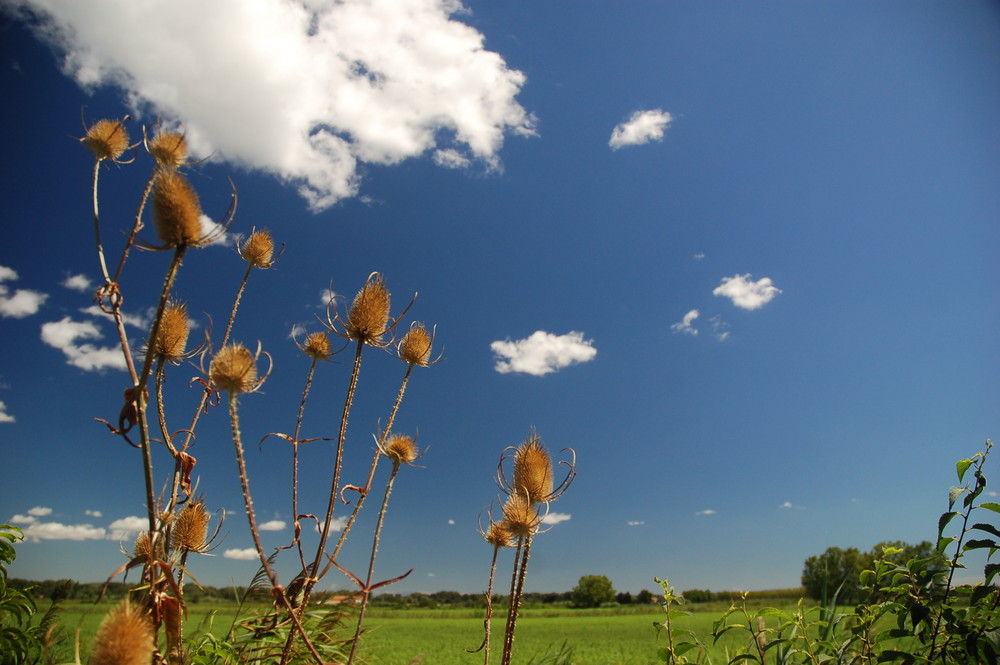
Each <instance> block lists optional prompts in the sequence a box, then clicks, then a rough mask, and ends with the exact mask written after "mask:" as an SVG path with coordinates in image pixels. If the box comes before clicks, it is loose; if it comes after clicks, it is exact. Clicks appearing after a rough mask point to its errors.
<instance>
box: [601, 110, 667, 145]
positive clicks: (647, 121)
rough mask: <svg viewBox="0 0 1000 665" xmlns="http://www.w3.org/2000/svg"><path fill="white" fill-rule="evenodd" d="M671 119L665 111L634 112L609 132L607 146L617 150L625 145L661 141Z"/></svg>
mask: <svg viewBox="0 0 1000 665" xmlns="http://www.w3.org/2000/svg"><path fill="white" fill-rule="evenodd" d="M671 120H673V117H671V115H670V114H669V113H667V112H666V111H663V110H661V109H654V110H651V111H636V112H635V113H633V114H632V115H631V117H629V119H628V120H627V121H626V122H623V123H621V124H619V125H618V126H616V127H615V128H614V130H613V131H612V132H611V140H610V141H608V145H609V146H611V147H612V149H614V150H617V149H618V148H621V147H623V146H627V145H641V144H643V143H649V142H650V141H662V140H663V132H664V131H666V129H667V126H668V125H669V124H670V122H671Z"/></svg>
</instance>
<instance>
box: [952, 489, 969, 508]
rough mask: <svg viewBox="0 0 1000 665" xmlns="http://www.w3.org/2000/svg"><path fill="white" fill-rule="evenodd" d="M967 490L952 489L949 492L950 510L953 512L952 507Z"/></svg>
mask: <svg viewBox="0 0 1000 665" xmlns="http://www.w3.org/2000/svg"><path fill="white" fill-rule="evenodd" d="M966 489H968V488H967V487H952V488H951V489H950V490H948V510H951V507H952V506H954V505H955V502H956V501H958V497H960V496H962V494H964V493H965V490H966Z"/></svg>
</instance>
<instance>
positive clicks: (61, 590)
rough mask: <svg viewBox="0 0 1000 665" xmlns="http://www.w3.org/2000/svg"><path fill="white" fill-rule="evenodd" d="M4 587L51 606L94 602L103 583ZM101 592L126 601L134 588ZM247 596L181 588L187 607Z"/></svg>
mask: <svg viewBox="0 0 1000 665" xmlns="http://www.w3.org/2000/svg"><path fill="white" fill-rule="evenodd" d="M7 584H8V585H9V586H10V587H12V588H14V589H20V590H22V591H26V592H29V593H31V595H32V596H34V597H35V598H36V599H37V600H48V601H51V602H61V601H63V600H76V601H85V602H94V601H96V600H97V599H98V598H100V597H101V590H102V589H105V583H104V582H76V581H74V580H67V579H63V580H42V581H40V582H37V581H34V580H24V579H18V578H15V577H12V578H10V579H8V580H7ZM106 586H107V588H106V589H105V590H104V597H105V598H108V599H110V600H118V599H121V598H124V597H125V594H126V593H128V592H129V590H130V589H132V588H133V586H134V585H133V584H130V583H127V582H108V583H107V585H106ZM245 593H246V587H224V588H221V589H220V588H217V587H212V586H206V587H198V586H197V585H195V584H187V585H185V586H184V601H185V602H188V603H200V602H206V601H212V602H218V601H232V600H234V599H236V597H237V594H238V595H239V596H240V597H242V596H243V594H245ZM266 598H268V596H267V594H265V593H261V599H266Z"/></svg>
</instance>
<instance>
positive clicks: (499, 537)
mask: <svg viewBox="0 0 1000 665" xmlns="http://www.w3.org/2000/svg"><path fill="white" fill-rule="evenodd" d="M483 538H485V539H486V542H488V543H489V544H490V545H492V546H493V547H496V548H498V549H499V548H501V547H510V546H511V545H513V544H514V535H513V534H512V533H511V532H510V527H509V526H508V525H507V523H506V522H504V521H501V522H490V526H489V528H488V529H486V533H484V534H483Z"/></svg>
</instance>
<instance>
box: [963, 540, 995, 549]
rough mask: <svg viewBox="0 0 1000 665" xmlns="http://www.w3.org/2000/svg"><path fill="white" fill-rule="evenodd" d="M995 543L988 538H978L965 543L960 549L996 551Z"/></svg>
mask: <svg viewBox="0 0 1000 665" xmlns="http://www.w3.org/2000/svg"><path fill="white" fill-rule="evenodd" d="M996 547H997V542H996V541H995V540H990V539H989V538H979V539H973V540H970V541H968V542H967V543H965V545H964V546H963V547H962V549H963V550H983V549H987V548H988V549H996Z"/></svg>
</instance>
